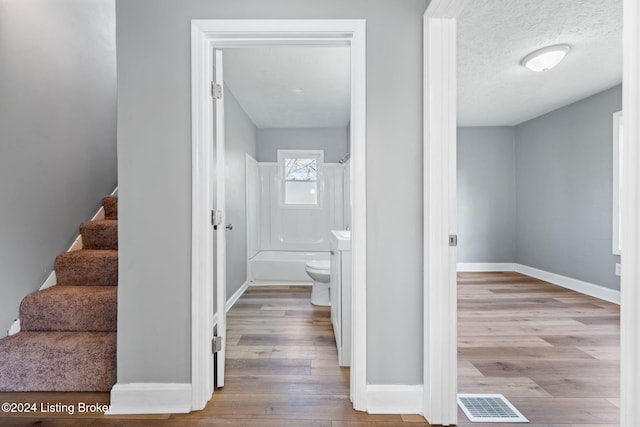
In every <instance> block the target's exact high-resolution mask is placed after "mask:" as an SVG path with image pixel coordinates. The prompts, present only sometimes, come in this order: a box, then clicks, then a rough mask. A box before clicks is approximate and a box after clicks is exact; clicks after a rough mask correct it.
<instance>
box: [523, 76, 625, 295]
mask: <svg viewBox="0 0 640 427" xmlns="http://www.w3.org/2000/svg"><path fill="white" fill-rule="evenodd" d="M621 107H622V89H621V86H616V87H614V88H612V89H609V90H607V91H604V92H601V93H599V94H596V95H594V96H592V97H589V98H587V99H584V100H582V101H579V102H576V103H574V104H571V105H569V106H566V107H564V108H560V109H558V110H556V111H553V112H551V113H549V114H546V115H544V116H541V117H538V118H536V119H533V120H530V121H528V122H525V123H522V124H520V125H518V126H517V127H516V141H517V149H516V153H517V154H516V159H517V160H516V161H517V163H516V173H517V179H516V181H517V206H518V215H517V241H518V262H519V263H520V264H524V265H527V266H530V267H534V268H539V269H542V270H546V271H550V272H553V273H557V274H561V275H564V276H569V277H572V278H575V279H579V280H584V281H586V282H590V283H594V284H597V285H602V286H605V287H607V288H611V289H620V281H619V278H618V277H616V276H615V274H614V271H615V263H616V261H617V260H618V259H619V257H617V256H614V255H612V253H611V246H612V243H611V241H612V225H611V223H612V218H611V215H612V213H611V212H612V203H613V202H612V197H613V196H612V185H613V184H612V177H613V166H612V162H613V160H612V152H613V145H612V132H613V130H612V114H613V113H614V112H615V111H618V110H620V109H621Z"/></svg>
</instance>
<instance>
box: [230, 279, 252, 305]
mask: <svg viewBox="0 0 640 427" xmlns="http://www.w3.org/2000/svg"><path fill="white" fill-rule="evenodd" d="M248 287H249V282H244V283H243V284H242V286H240V288H239V289H238V290H237V291H236V292H235V293H234V294H233V295H231V298H229V299H228V300H227V304H226V305H225V308H226V310H227V311H229V310H231V307H233V305H234V304H235V303H236V302H238V300H239V299H240V297H241V296H242V294H244V292H245V291H246V290H247V288H248Z"/></svg>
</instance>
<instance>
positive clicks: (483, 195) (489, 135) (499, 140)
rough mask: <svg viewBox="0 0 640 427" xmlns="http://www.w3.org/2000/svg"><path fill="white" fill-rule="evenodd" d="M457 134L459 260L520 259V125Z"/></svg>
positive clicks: (469, 130)
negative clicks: (518, 135)
mask: <svg viewBox="0 0 640 427" xmlns="http://www.w3.org/2000/svg"><path fill="white" fill-rule="evenodd" d="M457 137H458V172H457V175H458V197H457V201H458V203H457V208H458V227H457V228H458V262H515V261H516V168H515V166H516V145H515V129H514V128H513V127H471V128H458V135H457Z"/></svg>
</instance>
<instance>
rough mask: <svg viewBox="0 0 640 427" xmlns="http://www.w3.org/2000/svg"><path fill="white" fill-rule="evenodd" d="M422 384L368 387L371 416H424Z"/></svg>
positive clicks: (368, 406) (368, 408) (374, 385)
mask: <svg viewBox="0 0 640 427" xmlns="http://www.w3.org/2000/svg"><path fill="white" fill-rule="evenodd" d="M422 389H423V386H422V384H418V385H379V384H368V385H367V412H368V413H370V414H422Z"/></svg>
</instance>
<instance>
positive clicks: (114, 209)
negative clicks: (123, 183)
mask: <svg viewBox="0 0 640 427" xmlns="http://www.w3.org/2000/svg"><path fill="white" fill-rule="evenodd" d="M102 207H103V208H104V218H105V219H118V198H117V197H115V196H107V197H104V198H103V199H102Z"/></svg>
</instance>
